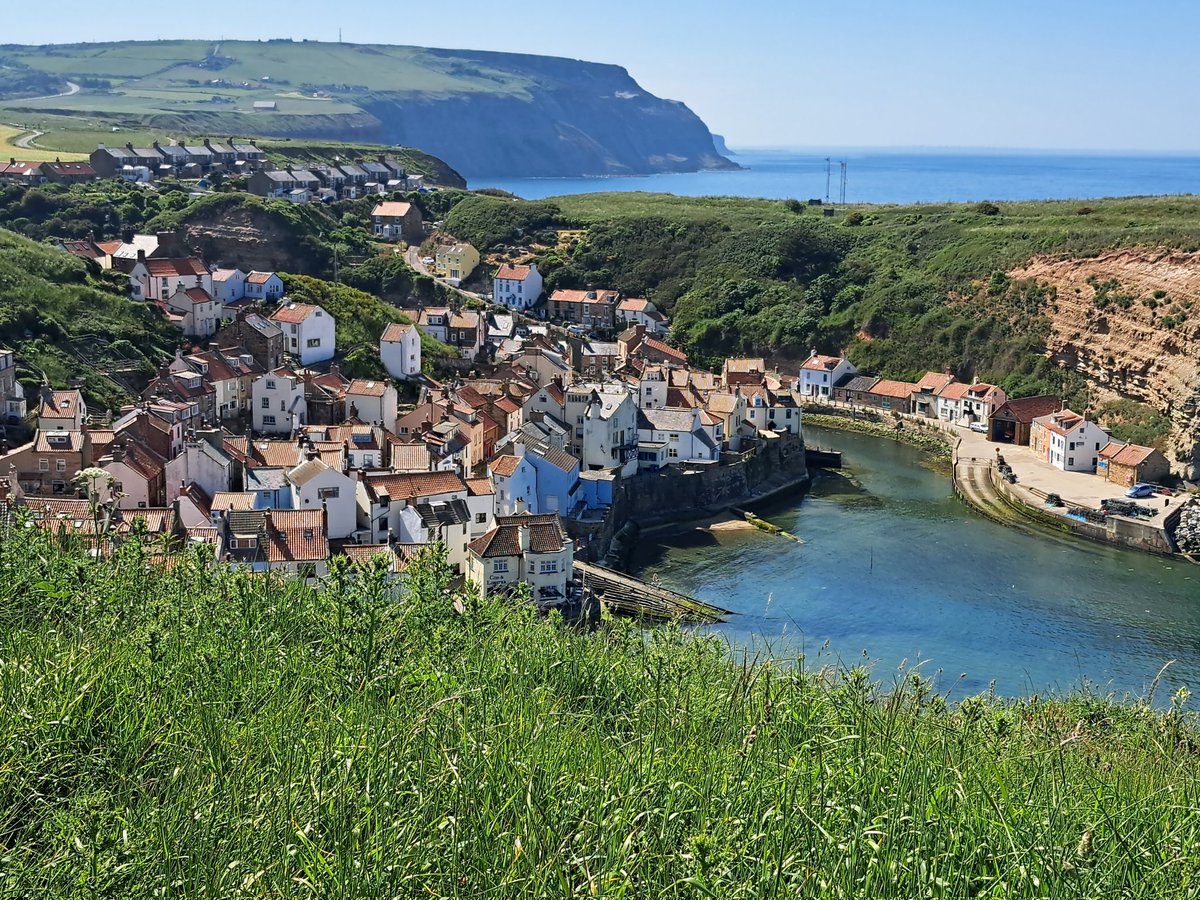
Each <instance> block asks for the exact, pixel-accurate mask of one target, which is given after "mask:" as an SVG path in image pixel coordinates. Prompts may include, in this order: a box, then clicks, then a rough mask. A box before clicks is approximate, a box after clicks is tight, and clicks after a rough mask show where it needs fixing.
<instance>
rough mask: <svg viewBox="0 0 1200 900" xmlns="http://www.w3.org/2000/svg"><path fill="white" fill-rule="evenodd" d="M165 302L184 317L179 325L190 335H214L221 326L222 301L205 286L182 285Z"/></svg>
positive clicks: (169, 307) (170, 308)
mask: <svg viewBox="0 0 1200 900" xmlns="http://www.w3.org/2000/svg"><path fill="white" fill-rule="evenodd" d="M165 302H166V306H167V309H169V310H171V311H172V312H174V313H176V314H178V315H180V316H182V317H183V318H182V320H181V321H180V323H179V325H180V327H181V328H182V329H183V333H184V334H185V335H187V336H188V337H212V336H213V335H214V334H216V333H217V329H218V328H220V327H221V315H222V313H223V311H224V310H223V308H222V304H221V301H220V300H217V299H216V298H215V297H213V296H212V295H211V294H210V293H209V292H208V291H206V290H204V288H199V287H193V288H185V287H183V286H182V285H180V286H179V287H178V288H176V289H175V293H173V294H172V295H171V296H170V297H168V298H167V299H166V301H165Z"/></svg>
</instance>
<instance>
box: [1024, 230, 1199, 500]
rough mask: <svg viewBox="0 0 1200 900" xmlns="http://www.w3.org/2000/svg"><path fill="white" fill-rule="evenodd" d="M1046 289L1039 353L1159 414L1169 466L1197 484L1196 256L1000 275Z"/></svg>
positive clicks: (1030, 268) (1162, 254) (1065, 261)
mask: <svg viewBox="0 0 1200 900" xmlns="http://www.w3.org/2000/svg"><path fill="white" fill-rule="evenodd" d="M1009 275H1010V277H1011V278H1013V279H1028V278H1032V279H1036V280H1038V281H1040V282H1043V283H1046V284H1049V285H1051V286H1053V287H1054V289H1055V296H1054V299H1053V300H1052V301H1051V302H1050V303H1049V304H1048V305H1047V307H1046V309H1045V313H1046V316H1047V317H1048V318H1049V320H1050V323H1051V332H1050V336H1049V338H1048V339H1047V346H1046V349H1047V352H1048V353H1049V354H1050V355H1051V357H1052V358H1053V359H1055V360H1056V361H1058V362H1059V363H1060V364H1062V365H1064V366H1066V367H1069V368H1073V369H1075V370H1076V371H1078V372H1079V373H1080V374H1081V375H1083V376H1085V377H1086V378H1087V379H1088V380H1089V381H1090V382H1091V383H1092V384H1093V385H1095V386H1096V387H1097V388H1098V389H1099V391H1100V392H1101V393H1102V394H1104V393H1107V394H1110V395H1116V396H1123V397H1129V398H1132V399H1135V400H1140V401H1142V402H1144V403H1147V404H1150V405H1151V406H1153V407H1155V408H1156V409H1159V410H1161V411H1163V412H1165V413H1166V414H1167V415H1168V416H1169V417H1170V419H1171V425H1172V433H1171V437H1170V441H1169V445H1168V447H1167V448H1166V452H1167V456H1168V458H1169V459H1170V460H1171V462H1172V465H1173V466H1174V467H1175V468H1176V469H1177V470H1178V471H1179V472H1180V474H1182V475H1183V476H1184V477H1186V478H1189V479H1193V480H1195V479H1197V478H1200V253H1196V252H1191V253H1186V252H1181V251H1178V250H1169V249H1157V248H1134V249H1122V250H1114V251H1110V252H1107V253H1103V254H1100V255H1098V256H1095V257H1091V258H1083V259H1081V258H1049V257H1041V258H1035V259H1033V260H1031V261H1030V262H1029V263H1027V264H1026V265H1024V266H1022V267H1020V268H1018V269H1015V270H1013V271H1012V272H1010V273H1009Z"/></svg>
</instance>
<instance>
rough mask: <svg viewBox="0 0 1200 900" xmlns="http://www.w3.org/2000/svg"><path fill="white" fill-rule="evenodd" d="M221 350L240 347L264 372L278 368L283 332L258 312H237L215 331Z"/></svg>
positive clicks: (283, 348) (281, 354)
mask: <svg viewBox="0 0 1200 900" xmlns="http://www.w3.org/2000/svg"><path fill="white" fill-rule="evenodd" d="M217 342H218V344H219V346H222V347H242V348H243V349H244V350H245V351H246V352H247V353H249V354H250V356H251V357H253V358H254V361H255V362H256V363H258V365H259V366H260V367H261V368H262V370H263V371H264V372H270V371H271V370H272V369H278V368H279V366H280V365H281V364H282V363H283V353H284V350H285V348H286V343H285V341H284V334H283V329H282V328H280V327H279V325H277V324H276V323H275V322H272V321H271V320H270V319H268V318H266V317H265V316H261V315H259V314H258V313H252V312H246V311H245V310H241V311H239V312H238V313H237V315H236V317H235V318H234V320H233V321H232V322H230V323H229V324H228V325H226V326H225V327H224V328H222V329H221V330H220V331H218V332H217Z"/></svg>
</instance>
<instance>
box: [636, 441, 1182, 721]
mask: <svg viewBox="0 0 1200 900" xmlns="http://www.w3.org/2000/svg"><path fill="white" fill-rule="evenodd" d="M806 433H807V436H808V440H809V442H810V443H812V444H813V445H814V446H816V445H820V446H823V447H832V448H834V449H839V450H842V451H843V453H844V457H845V462H846V466H847V468H846V469H844V470H843V471H842V472H840V473H834V472H830V473H822V472H818V473H814V480H813V485H812V489H811V491H810V492H809V493H808V494H807V495H806V496H804V497H803V498H801V499H799V500H798V501H797V500H795V499H792V500H790V501H785V502H784V503H782V504H779V505H776V506H775V507H766V508H761V509H758V510H756V512H758V513H759V514H760V515H762V516H763V517H764V518H766V519H768V520H770V521H772V522H774V523H776V524H778V525H781V526H783V527H784V528H786V529H787V530H789V531H791V532H793V533H794V534H796V535H798V536H799V537H801V538H802V539H803V540H804V541H805V543H804V544H794V543H792V542H790V541H787V540H783V539H780V538H776V537H771V536H769V535H766V534H764V533H762V532H759V531H745V530H737V531H731V532H722V533H719V534H718V535H716V536H714V535H710V534H707V533H703V532H696V531H695V530H683V531H681V532H679V533H678V534H675V535H672V536H668V537H666V538H660V540H661V541H662V542H661V543H660V544H658V545H657V546H656V545H654V544H653V542H650V541H647V542H646V546H645V549H644V550H643V556H642V558H641V560H640V564H641V572H640V574H641V577H644V578H649V577H654V576H657V577H658V578H659V579H661V583H662V584H663V586H664V587H668V588H673V589H676V590H680V591H684V592H686V593H689V594H692V595H693V596H696V597H698V598H700V599H703V600H708V601H710V602H713V603H715V604H717V605H720V606H724V607H726V608H730V609H734V610H735V611H736V612H737V613H738V615H737V616H735V617H734V618H733V619H732V621H731V622H730V623H729V624H727V625H723V626H719V627H718V629H717V632H718V633H719V634H722V635H723V636H724V637H726V638H727V639H728V640H729V641H730V642H731V644H732V645H733V646H734V647H735V648H738V649H741V648H746V649H748V650H749V651H750V652H751V653H761V654H770V655H774V656H778V657H782V658H790V659H794V658H796V657H797V655H799V654H803V655H804V657H805V665H806V666H819V665H822V664H826V663H830V664H838V663H841V664H844V665H848V666H850V665H857V664H859V663H867V664H869V665H871V667H872V673H873V675H874V677H875V678H877V679H882V680H888V679H890V678H891V677H893V676H894V675H897V674H898V673H899V671H900V670H901V667H903V668H904V670H906V671H907V670H911V669H912V668H914V667H915V666H918V665H919V666H920V671H921V672H922V673H923V674H924V675H925V676H927V677H930V678H934V679H936V681H937V684H938V686H939V688H940V689H942V690H952V692H953V694H952V696H955V697H959V698H961V697H964V696H968V695H971V694H975V693H979V692H981V691H985V690H987V689H988V687H989V685H990V684H992V683H994V684H995V688H996V690H997V691H998V692H1000V693H1002V694H1005V695H1012V696H1015V695H1028V694H1030V693H1035V692H1046V691H1058V692H1065V691H1068V690H1071V689H1074V688H1078V687H1081V686H1083V685H1085V684H1086V685H1088V686H1089V687H1090V688H1092V689H1094V690H1097V691H1100V692H1105V693H1107V692H1114V693H1116V694H1118V695H1125V694H1131V695H1137V696H1143V695H1144V694H1145V692H1146V691H1147V689H1148V688H1149V686H1150V684H1151V683H1152V682H1153V680H1154V678H1155V676H1156V675H1157V674H1158V673H1159V671H1160V669H1162V668H1163V666H1164V665H1166V664H1167V663H1168V662H1171V665H1170V666H1169V667H1168V668H1167V670H1166V671H1165V672H1164V673H1163V675H1162V679H1161V683H1160V685H1159V687H1158V692H1157V694H1156V695H1155V696H1156V701H1157V702H1159V703H1162V702H1165V701H1166V700H1168V699H1169V697H1170V695H1171V693H1172V692H1173V691H1175V690H1176V689H1177V688H1178V687H1180V686H1185V685H1186V686H1188V687H1190V688H1192V689H1193V690H1194V689H1195V688H1196V687H1197V686H1198V685H1200V566H1194V565H1191V564H1189V563H1187V562H1176V561H1171V560H1164V559H1161V558H1157V557H1153V556H1148V555H1144V554H1138V553H1133V552H1128V551H1120V550H1115V549H1110V548H1107V547H1103V546H1100V545H1093V544H1090V543H1087V542H1081V541H1078V540H1071V539H1067V538H1058V537H1055V536H1053V535H1049V534H1048V535H1046V536H1033V535H1029V534H1025V533H1023V532H1020V531H1017V530H1014V529H1011V528H1006V527H1004V526H1002V525H998V524H996V523H993V522H991V521H988V520H986V519H983V518H982V517H979V516H977V515H975V514H974V513H972V512H971V511H970V510H969V509H968V508H967V507H966V506H964V505H962V504H961V503H959V502H958V501H957V500H956V499H955V498H954V496H953V494H952V492H951V488H950V483H949V479H948V478H946V477H945V476H944V475H940V474H937V473H935V472H932V471H930V470H929V469H927V468H924V467H923V466H922V465H921V463H922V454H921V453H920V451H917V450H915V449H912V448H910V447H906V446H903V445H900V444H896V443H894V442H891V441H886V440H881V439H877V438H871V437H865V436H861V435H854V434H847V433H841V432H830V431H823V430H820V429H816V428H810V429H806ZM1080 477H1085V476H1080ZM1172 661H1173V662H1172Z"/></svg>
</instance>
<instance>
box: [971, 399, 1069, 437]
mask: <svg viewBox="0 0 1200 900" xmlns="http://www.w3.org/2000/svg"><path fill="white" fill-rule="evenodd" d="M1062 407H1063V401H1062V399H1061V398H1060V397H1056V396H1054V395H1053V394H1040V395H1038V396H1036V397H1018V398H1016V399H1014V400H1007V401H1005V402H1004V403H1002V404H1000V406H999V407H997V409H996V411H995V412H994V413H992V417H991V418H990V419H989V420H988V439H989V440H992V441H996V442H997V443H1009V444H1017V445H1020V446H1028V445H1029V439H1030V432H1031V430H1032V426H1033V420H1034V419H1037V418H1040V417H1042V416H1048V415H1050V414H1051V413H1055V412H1058V410H1060V409H1062Z"/></svg>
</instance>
